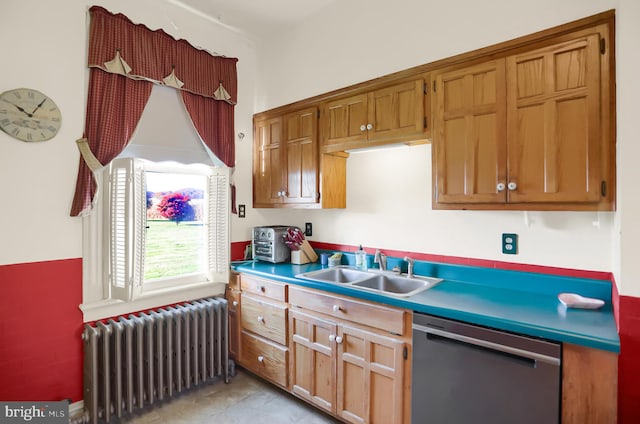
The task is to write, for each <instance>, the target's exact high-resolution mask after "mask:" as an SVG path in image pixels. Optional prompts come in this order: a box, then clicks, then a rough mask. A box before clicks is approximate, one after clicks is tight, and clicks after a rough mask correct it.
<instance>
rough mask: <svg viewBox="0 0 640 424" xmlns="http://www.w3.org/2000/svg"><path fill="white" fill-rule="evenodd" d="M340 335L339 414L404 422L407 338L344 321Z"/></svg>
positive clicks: (353, 418)
mask: <svg viewBox="0 0 640 424" xmlns="http://www.w3.org/2000/svg"><path fill="white" fill-rule="evenodd" d="M338 337H340V338H341V339H340V338H339V339H338V341H339V343H338V352H337V355H338V360H337V367H338V372H337V374H338V392H337V402H336V406H337V412H336V413H337V415H338V416H340V417H341V418H343V419H344V420H346V421H348V422H352V423H402V422H403V406H404V404H403V400H404V395H405V393H404V371H405V369H404V367H405V364H406V361H405V359H404V353H405V352H404V349H405V344H404V342H403V341H402V340H398V339H395V338H393V337H388V336H383V335H380V334H376V333H372V332H370V331H365V330H362V329H358V328H355V327H351V326H348V325H344V324H342V325H340V326H339V328H338ZM407 396H408V394H407Z"/></svg>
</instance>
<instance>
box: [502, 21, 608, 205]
mask: <svg viewBox="0 0 640 424" xmlns="http://www.w3.org/2000/svg"><path fill="white" fill-rule="evenodd" d="M599 46H600V37H599V36H598V34H589V35H586V36H582V37H579V38H577V39H574V40H570V41H567V42H564V43H560V44H556V45H553V46H549V47H546V48H542V49H539V50H535V51H532V52H528V53H523V54H519V55H514V56H509V57H508V58H507V93H508V97H507V114H508V116H509V120H508V121H507V123H508V126H507V134H508V139H509V158H508V161H509V162H508V163H509V184H511V187H513V185H514V184H515V185H516V188H515V189H513V190H509V192H508V193H509V201H510V202H516V203H518V202H592V203H597V202H598V201H599V200H600V197H601V182H602V181H603V179H602V166H601V164H600V159H601V158H600V146H601V139H600V137H601V128H600V109H601V103H600V102H601V98H600V47H599Z"/></svg>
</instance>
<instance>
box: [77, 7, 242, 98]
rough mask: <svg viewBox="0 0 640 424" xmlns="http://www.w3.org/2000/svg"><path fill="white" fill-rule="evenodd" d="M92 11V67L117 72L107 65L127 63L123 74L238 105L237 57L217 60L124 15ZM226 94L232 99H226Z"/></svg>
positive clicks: (90, 46) (100, 10)
mask: <svg viewBox="0 0 640 424" xmlns="http://www.w3.org/2000/svg"><path fill="white" fill-rule="evenodd" d="M90 12H91V28H90V34H89V40H90V42H89V60H88V65H89V67H96V68H100V69H103V70H105V71H107V72H118V71H114V70H112V69H111V70H110V69H109V68H110V66H108V65H107V64H108V63H111V64H113V63H114V62H120V61H124V66H123V67H121V69H122V68H124V72H118V73H122V74H125V75H126V76H128V77H130V78H134V79H146V80H150V81H153V82H155V83H158V84H167V85H170V86H173V87H176V88H180V89H181V90H185V91H188V92H191V93H194V94H198V95H200V96H204V97H210V98H213V99H216V100H225V101H227V102H229V103H231V104H235V103H236V102H237V94H238V83H237V74H236V62H237V61H238V59H235V58H228V57H223V56H213V55H211V54H210V53H208V52H206V51H204V50H201V49H197V48H195V47H193V46H192V45H191V44H190V43H189V42H188V41H186V40H182V39H181V40H176V39H174V38H173V37H171V36H170V35H169V34H167V33H166V32H164V31H163V30H161V29H158V30H155V31H152V30H150V29H149V28H147V27H146V26H145V25H142V24H134V23H133V22H131V20H129V18H127V17H126V16H125V15H123V14H121V13H118V14H113V13H111V12H109V11H107V10H106V9H104V8H102V7H100V6H92V7H91V9H90ZM118 54H119V58H118ZM114 59H115V61H114ZM116 67H117V66H116ZM180 83H182V84H183V85H181V84H180ZM220 86H222V88H223V90H221V89H220ZM225 91H226V93H228V96H227V95H223V96H221V95H220V93H221V92H222V93H224V92H225ZM226 97H228V99H227V98H226Z"/></svg>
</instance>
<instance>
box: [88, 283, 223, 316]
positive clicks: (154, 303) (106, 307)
mask: <svg viewBox="0 0 640 424" xmlns="http://www.w3.org/2000/svg"><path fill="white" fill-rule="evenodd" d="M225 289H226V284H224V283H207V284H196V285H193V286H180V287H175V288H170V289H163V290H157V291H154V292H149V293H146V294H144V295H143V296H141V297H139V298H137V299H135V300H132V301H130V302H124V301H122V300H114V299H103V300H99V301H96V302H91V303H83V304H81V305H80V310H81V311H82V314H83V321H84V322H92V321H97V320H101V319H104V318H111V317H115V316H120V315H125V314H130V313H133V312H137V311H143V310H146V309H152V308H158V307H161V306H165V305H171V304H174V303H179V302H187V301H190V300H195V299H201V298H204V297H211V296H222V295H224V292H225Z"/></svg>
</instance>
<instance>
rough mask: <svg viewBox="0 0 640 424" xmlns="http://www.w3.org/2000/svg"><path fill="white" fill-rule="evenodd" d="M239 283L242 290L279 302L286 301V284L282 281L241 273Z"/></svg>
mask: <svg viewBox="0 0 640 424" xmlns="http://www.w3.org/2000/svg"><path fill="white" fill-rule="evenodd" d="M240 285H241V287H242V291H246V292H249V293H255V294H259V295H261V296H265V297H268V298H270V299H273V300H278V301H280V302H286V301H287V286H286V284H284V283H280V282H277V281H271V280H264V279H262V278H258V277H254V276H252V275H246V274H242V275H241V276H240Z"/></svg>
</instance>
